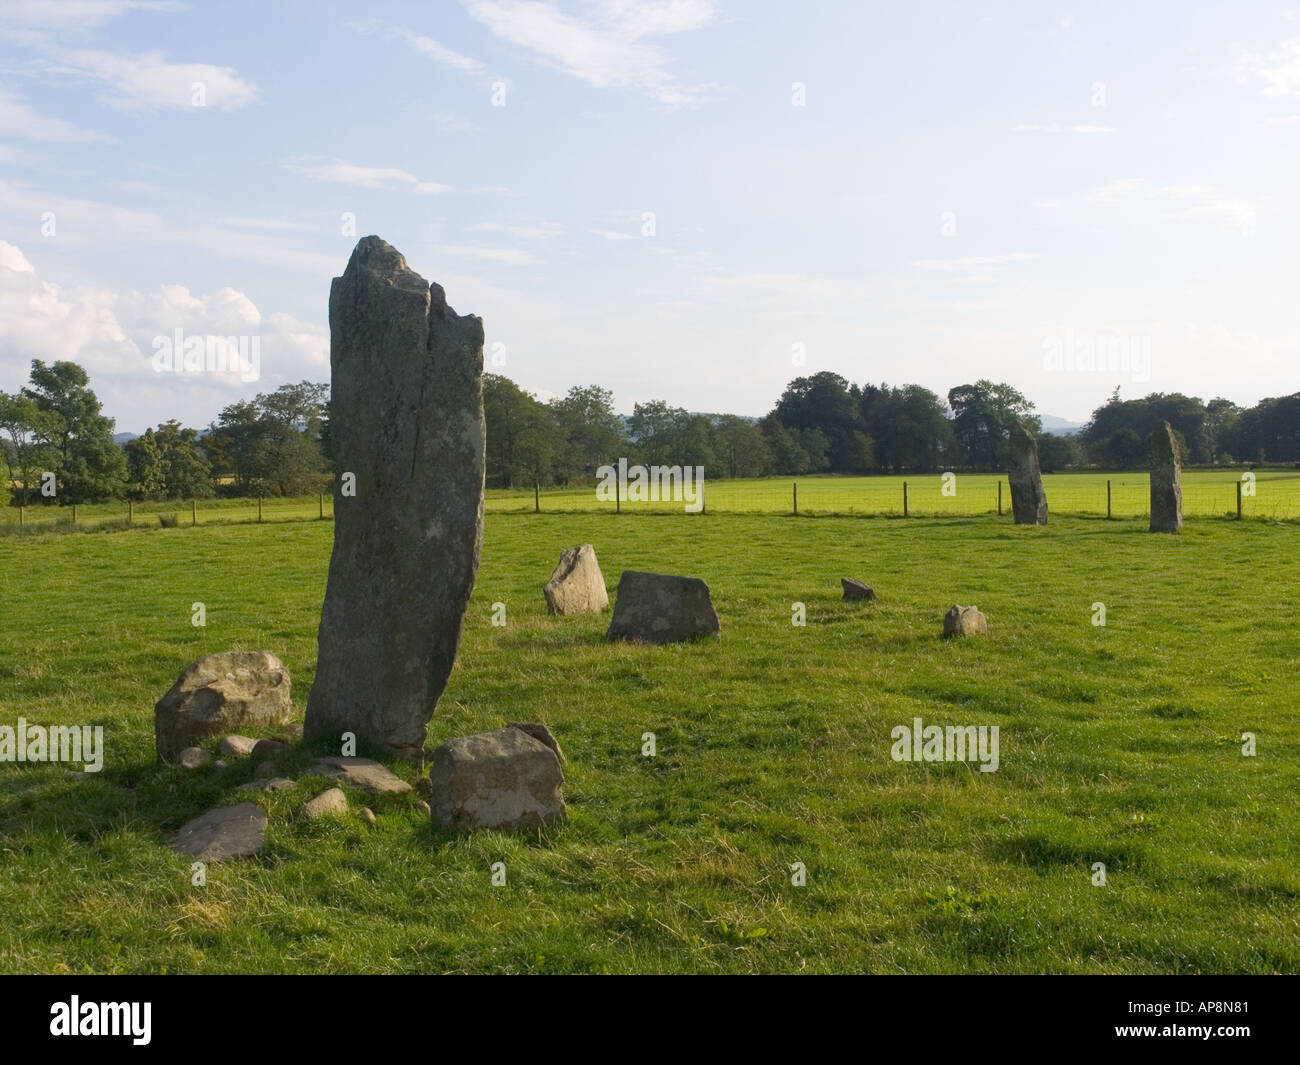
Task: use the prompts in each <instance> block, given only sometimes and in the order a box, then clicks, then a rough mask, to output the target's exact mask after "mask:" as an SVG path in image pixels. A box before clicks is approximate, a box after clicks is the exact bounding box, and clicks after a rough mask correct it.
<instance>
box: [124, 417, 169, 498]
mask: <svg viewBox="0 0 1300 1065" xmlns="http://www.w3.org/2000/svg"><path fill="white" fill-rule="evenodd" d="M124 450H125V451H126V469H127V482H128V484H127V490H126V494H127V495H128V496H129V497H130V498H131V499H158V498H160V497H161V496H162V495H163V492H164V489H165V488H166V484H167V479H166V475H165V474H164V473H163V456H162V448H160V447H159V446H158V438H157V437H156V436H155V435H154V431H153V430H152V429H146V430H145V431H144V435H143V436H137V437H136V438H135V439H134V440H128V441H127V443H126V447H125V448H124Z"/></svg>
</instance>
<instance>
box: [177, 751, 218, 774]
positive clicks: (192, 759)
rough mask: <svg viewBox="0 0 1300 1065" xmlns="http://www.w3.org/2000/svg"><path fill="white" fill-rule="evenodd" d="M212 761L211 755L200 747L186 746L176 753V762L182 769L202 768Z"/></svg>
mask: <svg viewBox="0 0 1300 1065" xmlns="http://www.w3.org/2000/svg"><path fill="white" fill-rule="evenodd" d="M211 761H212V755H210V754H209V753H208V752H207V751H205V750H204V749H203V748H202V747H186V748H185V750H183V751H181V752H180V753H179V754H178V755H176V764H177V765H178V766H180V767H181V768H182V769H202V768H203V767H204V766H205V765H207V764H208V763H209V762H211Z"/></svg>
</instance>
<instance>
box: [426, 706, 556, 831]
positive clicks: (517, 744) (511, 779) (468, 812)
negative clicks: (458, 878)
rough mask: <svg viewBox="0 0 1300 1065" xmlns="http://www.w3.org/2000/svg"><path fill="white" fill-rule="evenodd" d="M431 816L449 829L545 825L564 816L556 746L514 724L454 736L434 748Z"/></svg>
mask: <svg viewBox="0 0 1300 1065" xmlns="http://www.w3.org/2000/svg"><path fill="white" fill-rule="evenodd" d="M429 783H430V785H431V788H432V794H433V800H432V802H431V803H430V806H431V813H430V818H431V819H432V821H433V823H434V824H436V825H438V826H440V827H442V828H449V829H458V830H460V829H473V828H501V829H506V830H513V829H517V828H525V827H536V826H540V825H549V824H552V823H554V822H556V821H562V820H563V819H564V817H565V807H564V796H563V795H562V794H561V790H560V789H561V786H562V785H563V783H564V771H563V770H562V769H561V768H560V760H559V758H557V757H556V755H555V752H554V751H553V750H551V748H549V747H548V746H546V744H544V743H542V742H540V741H539V740H536V739H534V738H533V737H532V736H530V735H529V734H528V733H526V732H524V731H523V730H521V729H517V728H502V729H497V730H496V731H495V732H484V733H481V734H479V735H477V736H458V737H457V738H455V739H451V740H448V741H447V742H446V743H444V744H442V746H440V747H438V748H436V749H435V750H434V752H433V755H432V765H431V767H430V769H429Z"/></svg>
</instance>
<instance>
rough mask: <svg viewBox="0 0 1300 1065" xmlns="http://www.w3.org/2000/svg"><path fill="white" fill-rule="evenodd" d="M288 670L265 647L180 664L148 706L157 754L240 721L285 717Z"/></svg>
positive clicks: (169, 754) (171, 753) (265, 722)
mask: <svg viewBox="0 0 1300 1065" xmlns="http://www.w3.org/2000/svg"><path fill="white" fill-rule="evenodd" d="M292 710H293V706H292V704H291V703H290V701H289V671H288V670H287V669H285V668H284V664H283V663H282V662H281V661H280V660H279V659H278V658H276V657H275V655H273V654H271V652H270V651H229V652H226V653H223V654H215V655H208V656H207V657H206V658H200V659H199V660H198V661H197V662H193V663H191V664H190V665H188V666H186V667H185V669H184V670H183V671H182V672H181V675H180V676H179V677H178V678H177V679H176V683H175V684H173V685H172V686H171V689H170V690H169V691H168V692H167V694H166V695H164V696H163V697H162V698H161V699H159V700H158V702H157V703H156V704H155V705H154V708H153V730H154V746H155V747H156V748H157V751H158V758H159V759H160V760H161V761H164V762H170V761H173V760H174V759H175V758H176V756H177V755H178V754H180V752H181V751H183V750H184V749H185V748H186V747H193V746H195V745H196V744H197V743H199V742H201V741H202V740H204V739H206V738H207V737H209V736H213V735H216V734H217V733H221V732H226V731H229V730H230V729H232V728H239V727H242V726H245V725H253V726H257V727H275V726H279V725H282V724H284V723H285V722H286V721H287V720H288V719H289V714H290V713H291V712H292Z"/></svg>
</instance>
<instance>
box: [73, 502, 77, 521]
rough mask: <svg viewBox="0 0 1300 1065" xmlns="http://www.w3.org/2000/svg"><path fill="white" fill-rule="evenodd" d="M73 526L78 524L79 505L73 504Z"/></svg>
mask: <svg viewBox="0 0 1300 1065" xmlns="http://www.w3.org/2000/svg"><path fill="white" fill-rule="evenodd" d="M72 524H73V525H76V524H77V504H76V503H73V504H72Z"/></svg>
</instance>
